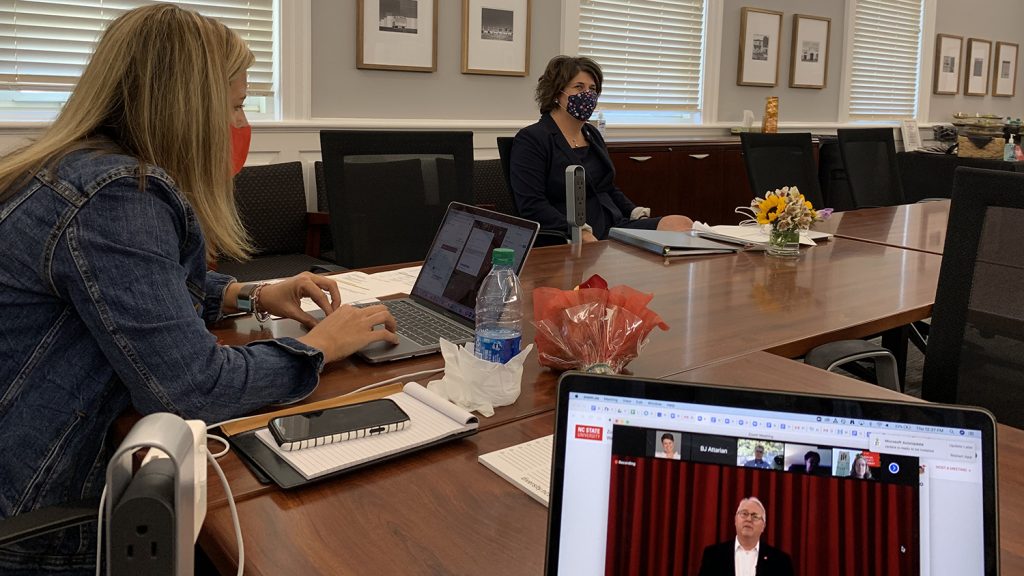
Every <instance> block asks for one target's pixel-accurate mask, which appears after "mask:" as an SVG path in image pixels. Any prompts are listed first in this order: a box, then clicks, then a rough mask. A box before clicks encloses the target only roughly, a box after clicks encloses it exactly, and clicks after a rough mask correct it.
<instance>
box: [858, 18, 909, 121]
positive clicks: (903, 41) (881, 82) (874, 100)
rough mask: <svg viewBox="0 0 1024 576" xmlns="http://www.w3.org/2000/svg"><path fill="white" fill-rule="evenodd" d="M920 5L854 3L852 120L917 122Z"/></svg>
mask: <svg viewBox="0 0 1024 576" xmlns="http://www.w3.org/2000/svg"><path fill="white" fill-rule="evenodd" d="M922 11H923V6H922V0H857V5H856V13H855V17H854V32H853V41H852V44H853V46H852V50H853V54H852V71H851V79H850V94H849V105H850V118H851V119H862V120H870V119H890V120H895V119H902V118H915V117H916V116H917V90H918V71H919V69H920V66H919V63H920V54H921V18H922Z"/></svg>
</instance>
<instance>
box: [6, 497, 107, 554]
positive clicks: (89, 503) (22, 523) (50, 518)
mask: <svg viewBox="0 0 1024 576" xmlns="http://www.w3.org/2000/svg"><path fill="white" fill-rule="evenodd" d="M99 506H100V501H99V499H98V498H96V499H92V500H80V501H78V502H68V503H66V504H59V505H56V506H47V507H46V508H40V509H38V510H32V511H31V512H25V513H23V514H18V515H17V516H12V517H10V518H5V519H4V520H2V521H0V546H7V545H8V544H13V543H15V542H19V541H21V540H27V539H29V538H35V537H36V536H41V535H43V534H46V533H48V532H53V531H55V530H61V529H63V528H70V527H72V526H78V525H79V524H85V523H87V522H90V521H95V520H96V514H97V513H98V512H99Z"/></svg>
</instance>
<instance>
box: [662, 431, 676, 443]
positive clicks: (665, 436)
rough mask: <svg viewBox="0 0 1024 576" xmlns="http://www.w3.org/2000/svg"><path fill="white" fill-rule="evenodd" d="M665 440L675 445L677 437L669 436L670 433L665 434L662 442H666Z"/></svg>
mask: <svg viewBox="0 0 1024 576" xmlns="http://www.w3.org/2000/svg"><path fill="white" fill-rule="evenodd" d="M665 440H671V441H672V443H673V444H674V443H675V441H676V437H675V436H673V435H671V434H669V433H668V432H665V433H664V434H662V435H661V441H662V442H664V441H665Z"/></svg>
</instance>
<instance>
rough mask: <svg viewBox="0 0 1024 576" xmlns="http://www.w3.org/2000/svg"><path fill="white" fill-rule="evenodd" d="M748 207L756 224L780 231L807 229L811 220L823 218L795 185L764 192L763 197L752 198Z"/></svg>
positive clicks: (817, 220)
mask: <svg viewBox="0 0 1024 576" xmlns="http://www.w3.org/2000/svg"><path fill="white" fill-rule="evenodd" d="M750 209H751V211H752V212H753V216H754V218H756V219H757V223H758V224H762V225H764V224H767V225H770V226H771V227H772V228H774V229H777V230H782V231H785V230H794V229H795V230H807V229H808V228H810V226H811V223H812V222H819V221H821V220H823V217H822V216H819V215H818V211H817V210H815V209H814V206H813V205H811V203H810V202H809V201H808V200H807V199H806V198H804V195H803V194H801V193H800V190H798V189H797V187H796V186H785V187H783V188H781V189H779V190H775V191H774V192H766V193H765V195H764V198H754V199H753V200H752V201H751V202H750ZM830 212H831V211H830Z"/></svg>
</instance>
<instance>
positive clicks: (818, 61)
mask: <svg viewBox="0 0 1024 576" xmlns="http://www.w3.org/2000/svg"><path fill="white" fill-rule="evenodd" d="M831 33H832V19H831V18H822V17H821V16H807V15H805V14H793V46H792V50H791V51H790V56H789V87H790V88H824V87H825V84H826V83H827V80H828V44H829V38H830V36H831Z"/></svg>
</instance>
